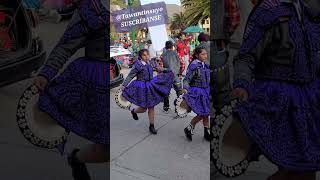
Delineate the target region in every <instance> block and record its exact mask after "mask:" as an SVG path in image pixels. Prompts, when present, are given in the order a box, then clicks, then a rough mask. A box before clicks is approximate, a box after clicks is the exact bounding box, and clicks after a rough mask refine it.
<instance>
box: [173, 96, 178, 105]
mask: <svg viewBox="0 0 320 180" xmlns="http://www.w3.org/2000/svg"><path fill="white" fill-rule="evenodd" d="M178 97H179V96H178ZM173 105H174V106H175V107H176V106H177V99H175V100H174V101H173Z"/></svg>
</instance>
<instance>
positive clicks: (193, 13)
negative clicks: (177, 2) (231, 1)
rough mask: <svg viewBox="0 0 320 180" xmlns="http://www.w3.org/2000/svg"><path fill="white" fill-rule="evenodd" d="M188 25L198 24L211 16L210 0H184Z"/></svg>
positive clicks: (183, 4) (182, 2)
mask: <svg viewBox="0 0 320 180" xmlns="http://www.w3.org/2000/svg"><path fill="white" fill-rule="evenodd" d="M181 4H182V6H183V7H184V8H185V14H184V16H185V20H186V25H188V26H192V25H198V24H199V22H202V21H203V20H205V19H207V18H209V17H210V0H182V1H181Z"/></svg>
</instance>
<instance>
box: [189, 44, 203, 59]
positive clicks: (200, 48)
mask: <svg viewBox="0 0 320 180" xmlns="http://www.w3.org/2000/svg"><path fill="white" fill-rule="evenodd" d="M202 50H206V48H205V47H204V46H197V47H196V48H195V49H194V51H193V55H192V61H194V60H196V59H197V56H198V55H199V54H201V53H202Z"/></svg>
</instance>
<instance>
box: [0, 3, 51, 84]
mask: <svg viewBox="0 0 320 180" xmlns="http://www.w3.org/2000/svg"><path fill="white" fill-rule="evenodd" d="M20 3H21V1H20V0H2V1H0V13H1V15H0V16H1V17H0V19H1V20H0V86H4V85H7V84H10V83H14V82H17V81H20V80H23V79H26V78H29V77H31V75H32V74H33V72H36V71H37V70H38V69H39V68H40V67H41V66H42V64H43V63H44V61H45V58H46V53H45V51H44V49H43V44H42V41H41V39H40V38H39V37H38V36H37V35H36V34H35V33H34V31H33V27H32V23H31V21H30V17H29V16H28V14H27V13H26V10H25V9H24V7H23V6H19V5H20Z"/></svg>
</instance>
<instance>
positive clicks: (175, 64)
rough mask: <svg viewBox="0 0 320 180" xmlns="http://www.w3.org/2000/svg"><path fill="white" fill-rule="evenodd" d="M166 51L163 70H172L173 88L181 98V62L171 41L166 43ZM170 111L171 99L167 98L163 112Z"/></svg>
mask: <svg viewBox="0 0 320 180" xmlns="http://www.w3.org/2000/svg"><path fill="white" fill-rule="evenodd" d="M165 49H166V51H165V52H164V53H163V54H162V61H163V68H164V70H171V71H172V72H173V73H174V81H173V88H174V90H175V91H176V94H177V96H179V95H180V90H181V80H180V76H181V72H180V60H179V57H178V54H177V53H176V52H175V51H174V50H173V43H172V42H171V41H167V42H166V47H165ZM169 109H170V102H169V97H166V98H165V99H164V104H163V110H164V111H165V112H168V111H169Z"/></svg>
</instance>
